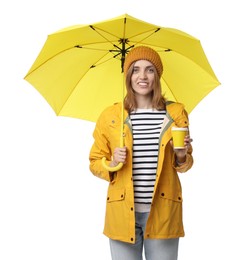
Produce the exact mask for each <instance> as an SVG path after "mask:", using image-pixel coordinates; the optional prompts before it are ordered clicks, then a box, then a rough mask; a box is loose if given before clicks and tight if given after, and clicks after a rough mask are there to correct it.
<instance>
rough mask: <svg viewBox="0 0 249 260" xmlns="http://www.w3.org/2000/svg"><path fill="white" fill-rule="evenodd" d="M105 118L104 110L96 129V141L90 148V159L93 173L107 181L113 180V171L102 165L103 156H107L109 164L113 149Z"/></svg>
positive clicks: (94, 135)
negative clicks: (110, 144)
mask: <svg viewBox="0 0 249 260" xmlns="http://www.w3.org/2000/svg"><path fill="white" fill-rule="evenodd" d="M106 122H107V121H106V120H105V113H104V112H103V113H102V114H101V115H100V117H99V119H98V121H97V123H96V126H95V129H94V132H93V138H94V143H93V145H92V148H91V150H90V155H89V160H90V171H91V172H92V173H93V175H95V176H97V177H99V178H101V179H104V180H106V181H109V182H110V181H112V179H113V178H112V177H113V173H110V172H109V171H108V170H106V169H105V168H104V167H103V166H102V162H101V160H102V158H103V157H106V159H107V161H106V162H107V164H109V163H110V160H111V149H110V146H109V140H108V136H107V134H108V129H107V125H106Z"/></svg>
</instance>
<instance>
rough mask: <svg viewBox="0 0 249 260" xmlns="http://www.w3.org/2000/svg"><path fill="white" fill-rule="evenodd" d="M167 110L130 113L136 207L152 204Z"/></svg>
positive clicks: (146, 110) (144, 110)
mask: <svg viewBox="0 0 249 260" xmlns="http://www.w3.org/2000/svg"><path fill="white" fill-rule="evenodd" d="M165 114H166V112H165V111H158V110H153V109H138V110H136V111H134V112H132V113H131V114H130V118H131V123H132V132H133V185H134V199H135V205H136V208H139V207H140V208H141V205H146V204H147V205H150V204H151V201H152V195H153V191H154V184H155V179H156V170H157V160H158V145H159V137H160V132H161V128H162V124H163V121H164V119H165Z"/></svg>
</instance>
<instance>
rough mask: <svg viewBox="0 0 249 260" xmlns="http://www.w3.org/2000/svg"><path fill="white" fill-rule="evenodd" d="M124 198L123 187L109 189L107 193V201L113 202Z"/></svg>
mask: <svg viewBox="0 0 249 260" xmlns="http://www.w3.org/2000/svg"><path fill="white" fill-rule="evenodd" d="M124 198H125V189H124V188H120V189H109V190H108V193H107V202H108V203H110V202H114V201H120V200H124Z"/></svg>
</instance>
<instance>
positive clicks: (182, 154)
mask: <svg viewBox="0 0 249 260" xmlns="http://www.w3.org/2000/svg"><path fill="white" fill-rule="evenodd" d="M191 142H193V139H192V138H190V136H189V135H186V136H185V138H184V148H182V149H174V152H175V155H176V161H177V163H180V164H182V163H184V162H185V161H186V155H187V152H188V149H189V148H190V147H191ZM172 145H173V144H172Z"/></svg>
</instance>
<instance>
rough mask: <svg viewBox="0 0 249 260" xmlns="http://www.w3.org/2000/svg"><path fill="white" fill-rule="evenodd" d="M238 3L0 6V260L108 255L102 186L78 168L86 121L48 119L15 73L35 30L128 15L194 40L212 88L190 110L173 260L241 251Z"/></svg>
mask: <svg viewBox="0 0 249 260" xmlns="http://www.w3.org/2000/svg"><path fill="white" fill-rule="evenodd" d="M246 2H247V1H246V0H245V1H242V0H237V1H229V0H228V1H217V0H209V1H199V0H188V1H185V0H182V1H180V0H178V1H177V0H176V1H172V0H171V1H168V0H161V1H159V0H153V1H146V0H143V1H142V0H137V1H134V0H125V1H124V0H123V1H121V0H99V1H97V0H91V1H83V0H81V1H77V0H70V1H69V0H68V1H65V0H54V1H45V2H44V1H31V0H22V1H18V0H14V1H11V0H9V1H2V2H1V4H0V19H1V22H0V27H1V31H0V33H1V40H0V44H1V45H0V46H1V48H0V75H1V77H0V122H1V126H0V259H1V260H9V259H11V260H12V259H15V260H17V259H26V260H34V259H36V260H40V259H46V260H55V259H60V260H64V259H65V260H69V259H70V260H72V259H73V260H78V259H103V260H106V259H110V255H109V245H108V239H107V238H106V237H105V236H104V235H103V234H102V230H103V222H104V214H105V212H104V211H105V196H106V188H107V183H106V182H105V181H102V180H100V179H98V178H96V177H94V176H93V175H92V174H91V173H90V171H89V168H88V165H89V163H88V153H89V149H90V146H91V144H92V131H93V128H94V124H93V123H90V122H87V121H83V120H78V119H72V118H65V117H56V116H55V114H54V112H53V110H52V109H51V108H50V107H49V105H48V104H47V103H46V101H45V100H44V99H43V98H42V97H41V95H40V94H39V93H38V92H37V91H36V90H35V89H34V88H33V87H32V86H31V85H30V84H29V83H28V82H26V81H25V80H23V77H24V76H25V74H26V73H27V71H28V69H29V68H30V66H31V65H32V63H33V62H34V60H35V58H36V57H37V55H38V53H39V51H40V49H41V48H42V46H43V44H44V42H45V40H46V38H47V35H48V34H50V33H53V32H54V31H56V30H59V29H61V28H64V27H67V26H70V25H75V24H91V23H94V22H99V21H102V20H105V19H109V18H112V17H116V16H119V15H122V14H124V13H128V14H129V15H132V16H134V17H136V18H138V19H141V20H145V21H147V22H150V23H153V24H157V25H160V26H164V27H173V28H177V29H180V30H183V31H185V32H187V33H189V34H191V35H193V36H195V37H197V38H199V39H200V40H201V43H202V46H203V48H204V50H205V53H206V55H207V57H208V59H209V62H210V64H211V66H212V68H213V69H214V71H215V73H216V75H217V77H218V79H219V80H220V82H221V86H219V87H218V88H216V89H215V90H214V91H212V92H211V93H210V95H208V96H207V97H206V98H205V99H204V100H203V101H202V102H201V103H200V104H199V105H198V106H197V107H196V108H195V110H194V111H193V112H192V113H191V114H190V124H191V125H190V127H191V134H192V137H193V139H194V142H193V147H194V158H195V165H194V167H193V168H192V169H191V170H190V171H189V172H188V173H186V174H184V175H181V180H182V186H183V194H184V224H185V231H186V236H185V238H183V239H181V242H180V248H179V260H188V259H189V260H190V259H191V260H200V259H201V260H210V259H212V260H216V259H217V260H220V259H226V260H230V259H233V260H234V259H242V260H243V259H246V260H247V259H249V252H248V232H249V226H248V218H249V213H248V195H249V192H248V178H247V175H248V174H249V171H248V169H247V168H248V167H247V159H248V152H247V150H248V148H249V147H248V145H249V142H248V139H247V138H246V137H245V134H248V130H246V127H248V106H247V105H248V95H247V90H248V88H249V86H248V74H249V73H248V68H249V67H248V58H249V57H248V50H249V48H248V46H249V41H248V24H249V19H248V7H246Z"/></svg>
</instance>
